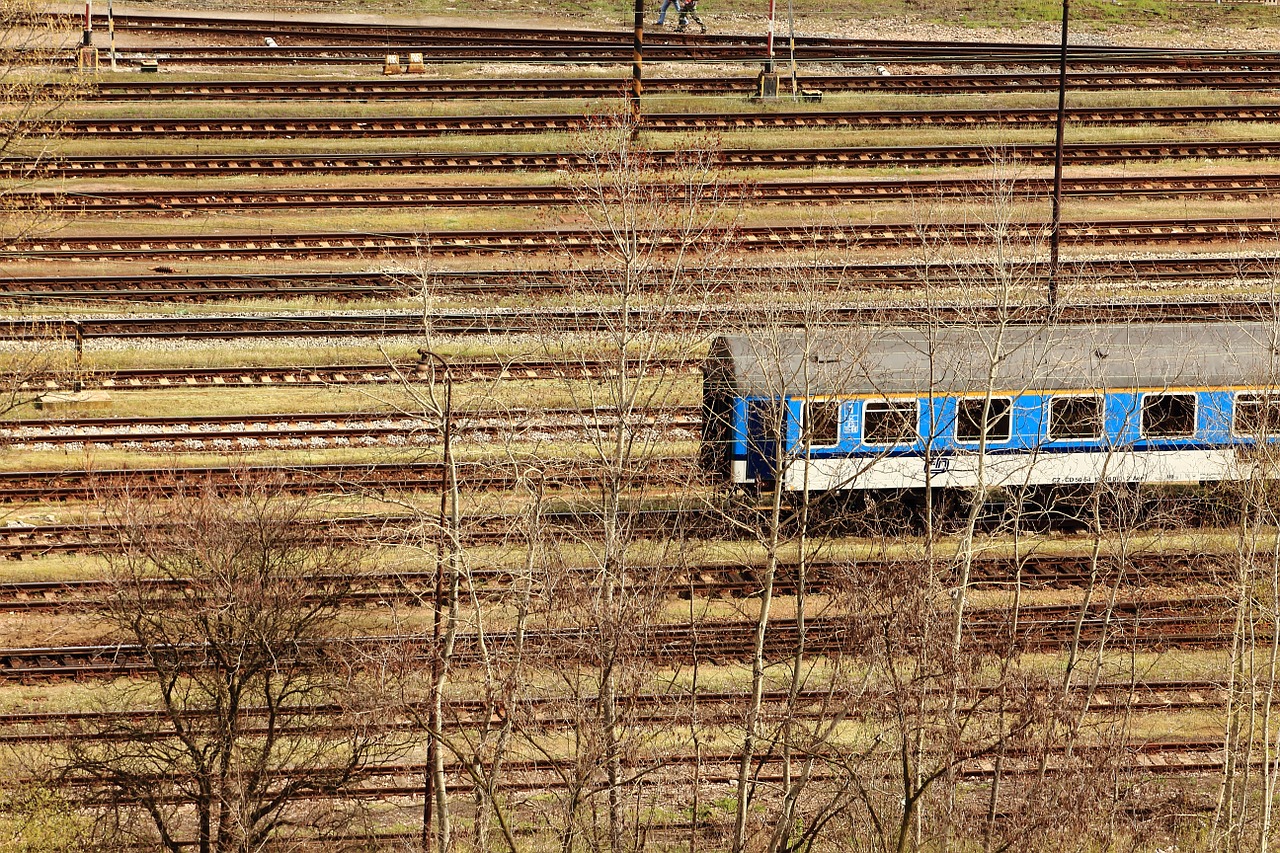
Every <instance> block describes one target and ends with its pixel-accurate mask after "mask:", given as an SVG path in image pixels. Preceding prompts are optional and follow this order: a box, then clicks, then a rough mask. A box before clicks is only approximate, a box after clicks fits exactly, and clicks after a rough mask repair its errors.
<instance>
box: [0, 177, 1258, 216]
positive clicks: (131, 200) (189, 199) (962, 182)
mask: <svg viewBox="0 0 1280 853" xmlns="http://www.w3.org/2000/svg"><path fill="white" fill-rule="evenodd" d="M1278 191H1280V174H1258V173H1247V174H1228V175H1195V176H1167V175H1160V176H1156V175H1127V176H1124V177H1119V178H1110V177H1096V178H1066V179H1064V180H1063V181H1062V194H1063V195H1064V196H1066V197H1068V198H1116V197H1121V196H1123V197H1125V198H1137V197H1142V198H1197V199H1231V198H1262V197H1266V196H1273V195H1275V194H1276V193H1277V192H1278ZM990 192H991V181H990V180H985V179H979V178H950V179H937V178H902V179H872V180H842V179H832V178H822V179H817V180H801V181H760V182H758V183H750V184H734V185H728V186H725V187H722V188H720V189H719V190H718V191H717V197H718V198H719V199H720V200H722V201H723V202H724V203H728V204H733V203H748V204H784V205H805V206H813V205H830V204H846V203H853V202H869V201H903V200H911V199H974V198H982V197H984V196H985V195H986V194H988V193H990ZM1008 192H1009V193H1010V195H1011V196H1013V197H1015V198H1044V197H1047V196H1049V195H1051V194H1052V193H1053V181H1052V180H1051V179H1049V178H1018V179H1016V180H1013V181H1010V182H1009V185H1008ZM671 194H672V200H673V201H676V200H677V199H678V198H680V197H681V192H680V190H679V189H678V188H672V192H671ZM580 196H581V191H579V190H576V189H574V188H573V187H568V186H539V185H526V186H471V187H465V186H462V187H456V186H455V187H403V186H400V187H344V188H341V189H332V188H326V187H290V188H287V189H285V188H282V189H261V190H168V189H166V190H94V191H91V192H77V191H74V190H72V191H56V190H41V191H36V192H13V193H9V195H8V196H7V199H6V200H7V202H8V204H9V205H10V206H11V207H13V208H16V209H22V210H48V211H58V212H67V213H79V214H94V213H108V214H120V213H132V214H140V213H150V214H174V215H187V214H190V213H192V212H214V211H241V210H300V209H325V210H331V209H342V208H361V209H363V208H392V209H402V208H406V207H422V206H428V207H431V208H437V209H438V208H455V207H457V208H463V207H495V206H499V207H526V206H530V207H555V206H574V205H576V204H578V203H579V199H580Z"/></svg>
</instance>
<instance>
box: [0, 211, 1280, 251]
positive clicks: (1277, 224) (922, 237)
mask: <svg viewBox="0 0 1280 853" xmlns="http://www.w3.org/2000/svg"><path fill="white" fill-rule="evenodd" d="M699 233H700V236H701V239H702V240H703V241H704V242H713V243H724V244H729V245H731V246H732V248H733V249H735V250H737V251H740V252H758V251H768V250H820V249H837V250H840V251H849V250H854V249H858V248H885V249H904V248H916V247H919V246H920V245H922V244H926V243H927V244H928V245H935V246H936V245H938V244H939V243H945V242H947V241H956V242H958V243H962V244H964V245H966V246H975V245H979V244H982V243H985V242H988V241H990V239H991V228H990V226H989V224H988V223H985V222H980V221H966V222H926V223H919V222H872V223H863V222H854V223H847V224H841V225H827V224H816V225H775V226H742V227H737V228H733V229H730V230H724V229H718V228H706V229H703V230H702V231H701V232H699ZM1277 237H1280V221H1277V220H1276V219H1274V218H1271V217H1231V218H1223V217H1210V218H1195V217H1185V218H1180V219H1113V220H1096V221H1091V222H1087V221H1086V222H1080V221H1075V222H1071V221H1068V222H1063V223H1062V242H1063V243H1064V244H1065V245H1075V246H1135V245H1138V246H1141V245H1151V244H1156V245H1160V246H1168V245H1170V244H1183V245H1194V244H1209V245H1212V244H1215V243H1217V244H1223V243H1226V244H1233V245H1238V244H1240V243H1242V242H1247V241H1258V240H1261V241H1268V242H1274V241H1275V240H1276V239H1277ZM1001 238H1002V239H1003V240H1005V241H1007V242H1009V243H1011V244H1028V243H1044V242H1045V241H1047V239H1048V226H1046V225H1045V224H1044V223H1042V222H1010V223H1009V224H1008V226H1007V227H1006V228H1003V229H1002V230H1001ZM638 240H639V242H640V245H641V246H642V247H643V248H645V249H646V250H649V249H652V251H654V252H663V251H667V250H670V251H687V250H688V249H689V248H690V247H689V246H688V245H686V243H685V242H684V241H681V240H678V239H676V238H674V237H672V236H671V235H667V234H644V235H640V236H639V237H638ZM611 244H612V241H611V238H609V237H608V236H607V235H604V234H601V233H599V232H597V231H591V230H582V229H573V228H552V229H523V230H518V229H508V230H504V231H426V232H419V231H393V232H382V233H377V234H370V233H356V232H351V231H338V232H300V233H294V234H287V233H254V234H245V233H234V232H230V233H203V234H191V235H157V236H142V237H130V236H120V235H115V234H111V235H75V236H69V235H51V236H49V237H42V238H37V239H35V240H25V241H21V242H16V243H14V244H13V245H12V246H11V247H10V249H9V251H7V252H6V253H5V255H4V256H3V257H4V258H7V259H8V260H10V261H16V260H24V259H25V260H41V259H46V260H47V259H60V258H65V259H76V258H83V259H97V260H127V259H135V260H144V259H145V260H157V261H161V260H195V259H205V260H228V259H236V258H240V259H248V260H284V259H298V258H377V257H384V256H387V257H400V256H411V257H419V256H421V255H422V254H424V253H425V254H430V255H433V256H436V257H467V256H476V257H491V256H493V255H494V254H495V253H497V254H501V255H503V256H504V257H511V256H513V255H545V254H549V253H551V254H557V255H566V254H581V253H591V252H596V251H601V250H607V249H608V248H609V247H610V246H611Z"/></svg>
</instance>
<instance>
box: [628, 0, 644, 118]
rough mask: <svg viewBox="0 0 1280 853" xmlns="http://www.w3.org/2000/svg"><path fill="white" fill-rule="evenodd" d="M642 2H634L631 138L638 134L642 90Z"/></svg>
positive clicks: (637, 0)
mask: <svg viewBox="0 0 1280 853" xmlns="http://www.w3.org/2000/svg"><path fill="white" fill-rule="evenodd" d="M643 76H644V0H636V5H635V39H634V40H633V41H632V46H631V136H632V138H635V137H636V136H638V135H639V134H640V121H641V118H642V116H641V112H640V95H641V93H642V92H643V90H644V84H643V83H642V82H641V78H642V77H643Z"/></svg>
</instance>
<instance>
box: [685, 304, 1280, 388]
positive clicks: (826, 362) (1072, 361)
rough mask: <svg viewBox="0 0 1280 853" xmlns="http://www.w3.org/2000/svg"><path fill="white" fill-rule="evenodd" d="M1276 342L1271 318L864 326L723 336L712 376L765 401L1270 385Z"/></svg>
mask: <svg viewBox="0 0 1280 853" xmlns="http://www.w3.org/2000/svg"><path fill="white" fill-rule="evenodd" d="M1278 344H1280V326H1278V325H1276V324H1270V323H1237V322H1232V323H1227V322H1222V323H1124V324H1115V323H1109V324H1096V325H1084V324H1080V325H1039V326H1008V325H1007V326H1003V327H1000V326H937V327H932V328H928V327H915V326H861V327H847V328H837V329H826V330H822V331H820V332H813V331H810V332H805V331H803V330H782V331H773V332H767V331H766V332H762V333H761V334H759V335H750V334H747V335H733V336H724V337H719V338H716V339H715V340H714V341H713V342H712V346H711V352H710V355H709V357H708V362H707V365H706V367H705V368H704V370H705V373H706V376H707V381H708V383H712V384H715V385H717V386H718V387H722V388H725V389H732V390H734V391H736V392H737V394H738V395H740V396H765V397H769V396H776V395H777V394H779V393H786V394H790V395H823V394H885V395H891V394H899V395H900V394H912V395H914V394H919V393H922V392H927V391H928V389H929V388H930V387H932V388H933V389H934V393H942V394H948V393H950V394H959V393H976V392H980V391H982V390H984V389H986V388H987V387H988V386H990V387H991V388H992V390H996V391H1021V390H1037V389H1038V390H1051V389H1064V390H1089V389H1102V388H1150V387H1155V388H1163V387H1179V386H1194V387H1201V386H1205V387H1217V386H1224V385H1258V386H1266V385H1271V384H1280V382H1277V381H1276V380H1277V379H1280V375H1278V374H1280V355H1278V354H1277V349H1276V348H1277V345H1278ZM993 354H994V355H996V357H995V359H994V361H995V365H994V367H992V362H993Z"/></svg>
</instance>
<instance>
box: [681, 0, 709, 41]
mask: <svg viewBox="0 0 1280 853" xmlns="http://www.w3.org/2000/svg"><path fill="white" fill-rule="evenodd" d="M690 18H693V21H694V23H696V24H697V25H698V26H699V27H702V32H704V33H705V32H706V31H707V25H706V24H704V23H702V19H701V18H699V17H698V0H685V2H684V3H681V4H680V24H679V26H677V27H676V32H678V33H682V32H684V31H685V28H686V27H688V26H689V19H690Z"/></svg>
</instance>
